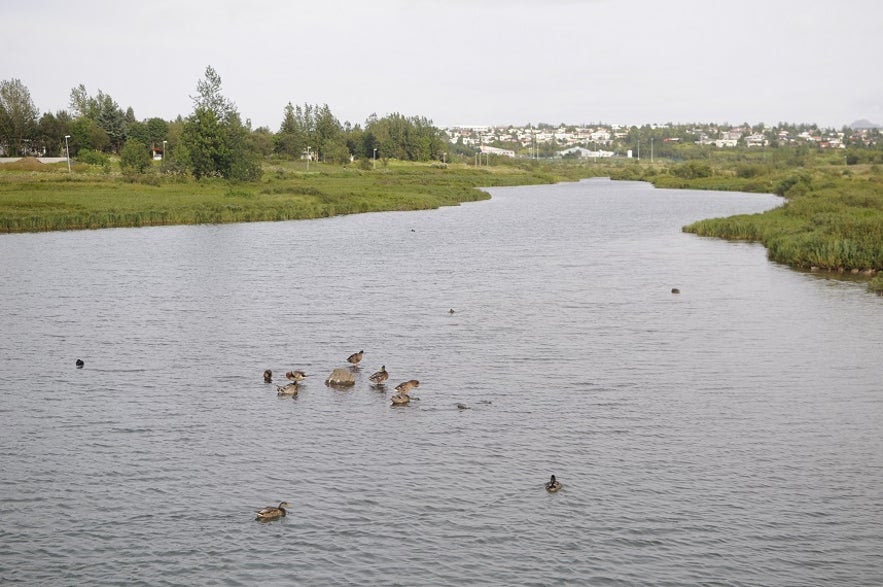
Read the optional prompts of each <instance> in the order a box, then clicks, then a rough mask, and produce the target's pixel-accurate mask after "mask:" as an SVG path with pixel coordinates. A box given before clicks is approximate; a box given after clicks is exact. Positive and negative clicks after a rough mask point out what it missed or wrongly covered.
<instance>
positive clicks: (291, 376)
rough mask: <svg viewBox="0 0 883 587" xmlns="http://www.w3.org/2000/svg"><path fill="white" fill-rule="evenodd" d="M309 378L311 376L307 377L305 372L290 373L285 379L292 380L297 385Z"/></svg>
mask: <svg viewBox="0 0 883 587" xmlns="http://www.w3.org/2000/svg"><path fill="white" fill-rule="evenodd" d="M307 377H309V375H307V374H306V373H304V372H303V371H288V372H287V373H285V378H286V379H290V380H291V381H294V382H295V383H297V382H299V381H303V380H304V379H306V378H307Z"/></svg>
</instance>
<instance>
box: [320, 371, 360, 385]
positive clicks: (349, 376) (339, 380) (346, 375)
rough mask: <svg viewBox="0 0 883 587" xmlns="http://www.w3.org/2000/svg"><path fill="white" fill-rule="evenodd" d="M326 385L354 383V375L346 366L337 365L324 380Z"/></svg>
mask: <svg viewBox="0 0 883 587" xmlns="http://www.w3.org/2000/svg"><path fill="white" fill-rule="evenodd" d="M325 384H326V385H344V386H349V385H355V384H356V376H355V375H353V372H352V371H350V370H349V369H347V368H346V367H339V368H337V369H335V370H334V371H332V372H331V375H329V376H328V378H327V379H326V380H325Z"/></svg>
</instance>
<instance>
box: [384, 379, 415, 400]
mask: <svg viewBox="0 0 883 587" xmlns="http://www.w3.org/2000/svg"><path fill="white" fill-rule="evenodd" d="M419 385H420V382H419V381H417V380H416V379H411V380H409V381H403V382H401V383H399V384H398V385H396V392H397V393H396V394H395V395H394V396H392V397H391V398H390V399H391V400H392V405H394V406H404V405H406V404H408V403H410V401H411V396H410V393H411V390H412V389H414V388H415V387H419Z"/></svg>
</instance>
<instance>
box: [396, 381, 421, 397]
mask: <svg viewBox="0 0 883 587" xmlns="http://www.w3.org/2000/svg"><path fill="white" fill-rule="evenodd" d="M415 387H420V382H419V381H417V380H416V379H410V380H408V381H402V382H401V383H399V384H398V385H396V391H397V392H399V393H404V394H405V395H407V394H409V393H411V390H412V389H414V388H415Z"/></svg>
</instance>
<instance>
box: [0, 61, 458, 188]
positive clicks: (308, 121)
mask: <svg viewBox="0 0 883 587" xmlns="http://www.w3.org/2000/svg"><path fill="white" fill-rule="evenodd" d="M190 98H191V100H192V101H193V111H192V112H191V113H190V114H189V115H188V116H186V117H182V116H180V115H179V116H178V117H177V118H176V119H174V120H164V119H162V118H158V117H151V118H146V119H141V120H139V119H138V118H137V117H136V116H135V113H134V111H133V109H132V107H131V106H130V107H128V108H126V109H125V110H123V109H122V108H121V107H120V105H119V104H118V103H117V102H116V101H115V100H114V99H113V98H112V97H111V96H110V94H107V93H105V92H104V91H102V90H100V89H99V90H98V93H97V94H94V95H92V94H90V93H89V91H88V90H87V88H86V87H85V86H84V85H83V84H80V85H78V86H77V87H75V88H73V89H72V90H71V93H70V102H69V108H68V109H67V110H59V111H57V112H54V113H53V112H46V113H43V114H42V115H41V114H40V111H39V109H38V108H37V107H36V106H35V105H34V102H33V100H32V99H31V95H30V91H29V90H28V88H27V86H25V85H24V84H23V83H22V82H21V80H19V79H10V80H0V151H2V152H3V153H2V154H3V155H6V156H29V155H30V156H34V155H39V156H64V155H65V154H67V153H68V151H67V150H69V154H70V156H71V157H77V158H79V159H81V160H84V161H86V162H89V163H96V164H102V163H103V164H107V161H108V156H109V155H119V156H120V164H121V166H122V167H123V169H124V170H127V171H133V172H139V171H144V170H146V169H147V168H148V167H149V166H150V159H151V153H157V154H161V157H162V160H163V164H162V166H163V169H164V171H166V172H169V173H188V174H191V175H192V176H193V177H195V178H197V179H201V178H204V177H223V178H227V179H234V180H254V179H257V178H259V177H260V172H261V171H260V161H261V159H262V158H265V157H278V158H287V159H303V158H309V159H311V160H317V161H323V162H326V163H339V164H346V163H349V162H351V161H353V160H356V159H360V160H362V162H363V165H365V164H367V165H370V164H371V161H372V160H373V159H377V158H380V159H384V160H385V159H390V158H394V159H404V160H411V161H429V160H433V159H441V158H442V153H444V152H445V149H446V139H445V136H444V133H443V132H442V131H441V130H439V129H438V128H436V127H435V126H434V125H433V124H432V121H431V120H429V119H427V118H425V117H422V116H412V117H406V116H403V115H401V114H399V113H393V114H389V115H387V116H384V117H382V118H381V117H378V116H377V115H376V114H372V115H371V116H370V117H369V118H368V119H367V120H366V121H365V124H364V126H362V125H358V124H356V125H352V124H350V123H349V122H346V123H341V122H340V121H339V120H338V119H337V117H335V116H334V114H333V113H332V112H331V109H330V108H329V106H328V105H327V104H323V105H318V104H315V105H311V104H303V105H302V106H301V105H298V106H294V105H293V104H292V103H291V102H289V103H288V104H287V105H286V106H285V107H284V108H283V110H282V123H281V125H280V127H279V130H278V131H277V132H273V131H271V130H270V129H269V128H266V127H259V128H257V129H252V128H251V123H250V121H248V120H246V121H245V122H243V120H242V117H241V115H240V113H239V111H238V109H237V107H236V104H235V103H234V102H233V101H231V100H230V99H228V98H227V97H226V96H224V94H223V92H222V87H221V76H220V75H219V74H218V72H217V71H215V69H214V68H213V67H212V66H208V67H206V69H205V72H204V76H203V78H202V79H200V80H199V81H198V82H197V85H196V94H195V95H194V96H190ZM65 137H67V140H65Z"/></svg>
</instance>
